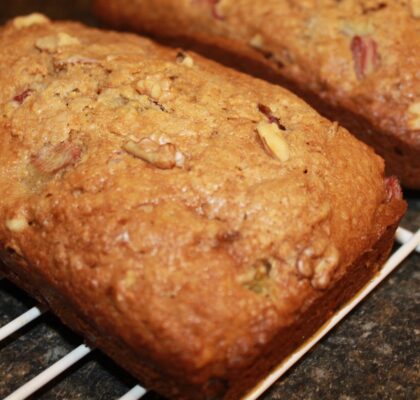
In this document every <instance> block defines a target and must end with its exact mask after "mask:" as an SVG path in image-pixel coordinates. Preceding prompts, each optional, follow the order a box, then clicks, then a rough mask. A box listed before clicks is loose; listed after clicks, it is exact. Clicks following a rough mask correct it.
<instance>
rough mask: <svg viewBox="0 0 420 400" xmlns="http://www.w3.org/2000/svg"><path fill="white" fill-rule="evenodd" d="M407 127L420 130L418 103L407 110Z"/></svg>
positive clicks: (419, 104) (419, 105) (419, 107)
mask: <svg viewBox="0 0 420 400" xmlns="http://www.w3.org/2000/svg"><path fill="white" fill-rule="evenodd" d="M408 127H409V128H410V129H413V130H416V129H420V101H419V102H417V103H413V104H411V105H410V107H409V108H408Z"/></svg>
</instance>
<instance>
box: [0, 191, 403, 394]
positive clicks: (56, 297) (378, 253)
mask: <svg viewBox="0 0 420 400" xmlns="http://www.w3.org/2000/svg"><path fill="white" fill-rule="evenodd" d="M405 211H406V203H405V202H404V201H403V200H399V199H395V198H394V199H392V200H391V202H390V203H388V204H385V205H383V206H382V207H380V208H379V209H378V213H377V218H376V223H375V226H374V229H373V231H374V233H375V237H376V243H375V245H374V246H373V247H372V248H371V249H368V250H367V251H365V253H364V254H362V255H361V256H360V257H359V258H358V259H357V260H356V261H355V262H354V263H353V264H352V265H351V266H350V267H349V268H347V272H346V274H345V275H344V276H343V277H342V278H341V279H340V280H339V281H338V282H336V284H335V285H334V286H333V287H332V288H331V289H329V290H327V291H325V292H324V293H323V295H322V296H319V297H318V299H317V300H316V301H315V302H314V303H313V304H312V305H311V306H310V307H309V308H308V309H307V310H306V312H305V313H303V314H302V315H301V318H300V319H298V320H296V321H295V323H294V324H292V325H290V326H289V327H288V328H286V329H283V330H282V331H280V332H278V334H277V335H276V336H275V337H274V339H273V340H272V341H271V342H270V343H269V344H268V345H267V346H266V348H265V349H264V351H263V352H261V354H260V356H259V358H258V359H257V360H256V362H255V363H254V364H253V365H252V366H250V367H248V368H245V369H242V370H238V371H237V372H236V374H235V375H234V376H233V378H232V379H231V381H223V380H221V379H218V380H214V381H212V382H207V383H206V385H205V386H192V385H189V384H186V383H185V382H184V383H182V382H179V381H178V380H175V379H173V378H172V377H171V376H167V375H165V373H164V372H163V371H159V370H156V369H155V368H154V367H152V366H151V365H150V364H148V363H147V361H145V360H141V359H138V358H137V357H136V354H135V353H133V352H132V351H131V350H130V349H129V348H127V346H125V345H124V344H123V343H122V342H121V341H120V340H118V339H117V338H114V337H110V336H109V335H107V333H106V332H101V329H100V327H98V326H95V325H94V324H93V323H92V321H90V320H86V318H85V317H83V315H82V314H81V313H80V312H79V310H77V309H75V308H73V307H72V305H71V302H70V301H69V300H71V299H66V298H65V297H64V296H63V295H61V294H60V293H59V292H58V291H57V290H56V289H55V288H54V287H53V285H52V284H51V283H50V282H48V281H46V280H45V279H44V278H43V277H42V276H41V274H39V273H37V270H36V269H34V268H31V265H30V260H25V259H22V258H21V257H20V256H18V255H17V254H16V253H13V252H10V251H8V250H7V249H2V248H1V247H0V259H2V260H3V261H4V264H1V263H0V271H2V272H3V273H4V274H5V276H6V277H7V278H8V279H10V280H11V281H12V282H14V283H15V284H17V285H18V286H20V287H21V288H22V289H24V290H25V291H27V292H28V293H30V294H31V295H32V296H33V297H35V298H36V299H37V300H38V301H40V302H41V303H42V304H44V305H46V306H47V307H49V308H50V309H51V310H52V312H54V313H55V314H56V315H57V316H58V317H59V318H60V319H61V320H62V321H63V322H64V323H65V324H66V325H68V326H69V327H70V328H72V329H73V330H75V331H76V332H78V333H80V334H82V335H83V336H84V337H85V338H86V340H87V342H88V343H89V344H90V345H92V346H94V347H98V348H100V349H101V350H103V351H104V352H105V353H106V354H108V355H109V356H110V357H111V358H112V359H114V360H115V361H116V362H117V363H118V364H120V365H121V366H122V367H123V368H125V369H126V370H127V371H128V372H130V373H131V374H133V375H134V376H135V377H137V378H139V379H140V380H141V383H142V384H143V385H144V386H145V387H146V388H149V389H154V390H156V391H158V392H159V393H162V394H164V395H165V396H168V397H169V398H171V399H179V400H199V399H203V400H204V399H205V400H222V399H223V400H238V399H240V398H241V397H242V396H244V395H245V394H246V392H248V391H249V390H251V389H252V388H253V387H254V386H255V385H256V384H257V383H258V382H259V381H260V380H262V379H263V378H264V377H265V376H266V375H267V373H269V372H270V371H271V370H272V369H273V368H274V367H276V366H277V365H278V364H279V363H280V362H281V361H282V360H283V359H284V358H285V357H286V356H287V355H289V354H290V353H291V352H292V351H293V350H295V349H296V348H297V347H299V346H300V345H301V344H302V343H304V342H305V341H306V340H307V339H308V338H309V337H310V336H311V335H312V334H314V333H315V332H316V330H318V329H319V328H320V327H321V326H322V325H323V324H324V323H325V321H326V320H327V319H328V318H329V317H331V315H332V314H333V313H334V311H336V310H337V309H338V308H339V307H340V306H342V305H343V304H344V303H345V302H347V301H348V300H350V299H351V298H352V297H353V296H354V295H355V294H356V293H357V292H358V291H359V290H360V289H361V288H362V287H363V286H364V285H366V283H367V282H368V281H369V280H370V279H371V278H372V277H373V276H374V275H375V273H376V272H377V271H378V270H379V269H380V268H381V266H382V265H383V263H384V262H385V260H386V259H387V257H388V255H389V253H390V251H391V248H392V245H393V238H394V233H395V230H396V228H397V226H398V224H399V221H400V219H401V217H402V215H403V214H404V212H405Z"/></svg>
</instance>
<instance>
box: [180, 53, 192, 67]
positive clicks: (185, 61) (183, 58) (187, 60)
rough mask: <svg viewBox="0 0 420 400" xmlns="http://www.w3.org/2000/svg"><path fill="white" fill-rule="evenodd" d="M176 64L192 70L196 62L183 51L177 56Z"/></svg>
mask: <svg viewBox="0 0 420 400" xmlns="http://www.w3.org/2000/svg"><path fill="white" fill-rule="evenodd" d="M176 62H177V63H178V64H181V65H184V66H186V67H188V68H192V67H193V66H194V60H193V58H192V57H190V56H189V55H188V54H185V53H183V52H182V51H180V52H179V53H178V54H177V55H176Z"/></svg>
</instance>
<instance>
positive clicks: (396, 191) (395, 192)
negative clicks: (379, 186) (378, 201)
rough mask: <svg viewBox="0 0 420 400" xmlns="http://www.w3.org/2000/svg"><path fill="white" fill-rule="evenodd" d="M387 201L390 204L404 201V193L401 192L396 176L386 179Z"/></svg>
mask: <svg viewBox="0 0 420 400" xmlns="http://www.w3.org/2000/svg"><path fill="white" fill-rule="evenodd" d="M384 184H385V193H386V198H385V201H386V202H387V203H389V202H390V201H391V200H394V199H396V200H402V198H403V193H402V190H401V186H400V182H399V181H398V179H397V178H396V177H395V176H389V177H387V178H385V181H384Z"/></svg>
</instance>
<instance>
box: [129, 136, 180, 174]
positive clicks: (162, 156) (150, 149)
mask: <svg viewBox="0 0 420 400" xmlns="http://www.w3.org/2000/svg"><path fill="white" fill-rule="evenodd" d="M123 149H124V150H125V151H126V152H127V153H128V154H130V155H132V156H134V157H137V158H140V159H141V160H143V161H145V162H147V163H149V164H152V165H153V166H155V167H157V168H160V169H172V168H174V167H175V166H176V165H177V149H176V146H175V145H174V144H172V143H165V144H159V143H158V142H156V141H154V140H152V139H149V138H143V139H142V140H140V142H135V141H133V140H129V141H127V142H126V143H124V145H123ZM178 158H179V156H178Z"/></svg>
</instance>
